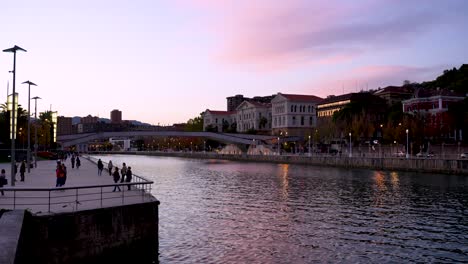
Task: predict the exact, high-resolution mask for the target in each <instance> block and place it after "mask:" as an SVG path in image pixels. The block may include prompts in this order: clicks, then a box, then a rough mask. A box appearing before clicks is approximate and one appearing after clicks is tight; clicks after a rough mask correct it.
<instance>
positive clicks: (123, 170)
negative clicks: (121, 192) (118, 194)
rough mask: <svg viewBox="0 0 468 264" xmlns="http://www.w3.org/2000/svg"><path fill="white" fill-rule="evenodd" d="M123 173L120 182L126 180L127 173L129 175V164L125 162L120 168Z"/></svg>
mask: <svg viewBox="0 0 468 264" xmlns="http://www.w3.org/2000/svg"><path fill="white" fill-rule="evenodd" d="M120 172H121V174H122V179H121V180H120V182H124V180H125V179H124V177H125V175H127V165H126V164H125V162H124V163H123V164H122V169H121V170H120Z"/></svg>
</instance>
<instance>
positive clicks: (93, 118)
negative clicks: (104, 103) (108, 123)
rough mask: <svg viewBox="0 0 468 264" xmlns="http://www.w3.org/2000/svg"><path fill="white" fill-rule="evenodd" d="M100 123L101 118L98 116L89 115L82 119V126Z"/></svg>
mask: <svg viewBox="0 0 468 264" xmlns="http://www.w3.org/2000/svg"><path fill="white" fill-rule="evenodd" d="M98 121H99V118H98V117H97V116H91V115H87V116H85V117H82V118H81V122H80V123H81V124H95V123H97V122H98Z"/></svg>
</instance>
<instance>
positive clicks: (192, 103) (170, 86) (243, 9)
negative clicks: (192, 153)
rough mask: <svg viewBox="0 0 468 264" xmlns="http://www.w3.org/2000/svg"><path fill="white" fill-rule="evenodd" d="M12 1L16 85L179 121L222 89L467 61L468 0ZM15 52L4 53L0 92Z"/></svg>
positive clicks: (59, 103) (323, 84)
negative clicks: (20, 50) (20, 49)
mask: <svg viewBox="0 0 468 264" xmlns="http://www.w3.org/2000/svg"><path fill="white" fill-rule="evenodd" d="M346 3H347V2H345V1H336V0H328V1H306V0H304V1H301V0H292V1H275V0H250V1H247V0H237V1H215V0H185V1H184V0H177V1H167V2H162V1H144V0H136V1H131V3H130V2H128V1H123V0H122V1H110V0H107V1H98V2H96V1H91V0H84V1H77V2H68V1H58V0H57V1H49V0H44V1H40V2H37V1H32V0H30V1H27V0H18V1H9V2H6V3H3V4H2V11H0V25H2V26H1V27H0V44H1V46H0V48H2V49H6V48H10V47H11V46H13V45H18V46H21V47H23V48H25V49H26V50H28V52H27V53H19V54H18V55H17V87H16V89H17V91H18V92H19V93H20V104H22V105H23V106H24V107H27V87H26V86H25V85H21V82H23V81H26V80H31V81H33V82H35V83H37V84H38V85H39V86H38V87H34V88H32V93H31V97H33V96H36V95H37V96H40V97H42V98H43V100H41V101H38V108H39V111H44V110H46V109H49V108H50V105H52V109H53V110H57V111H58V112H59V115H65V116H86V115H88V114H91V115H98V116H100V117H106V118H109V116H110V111H111V110H113V109H120V110H121V111H122V112H123V118H124V119H136V120H140V121H143V122H147V123H151V124H161V125H163V124H172V123H179V122H186V121H187V120H188V119H189V118H192V117H195V116H197V115H198V114H199V113H201V112H202V111H204V110H205V109H207V108H209V109H216V110H224V109H226V97H228V96H232V95H235V94H244V95H245V96H248V97H252V96H257V95H259V96H262V95H271V94H276V93H277V92H283V93H299V94H312V95H316V96H320V97H325V96H327V95H330V94H341V93H343V92H345V93H347V92H354V91H359V90H363V89H364V90H365V89H376V88H378V87H384V86H387V85H400V84H401V83H402V82H403V81H404V80H407V79H408V80H411V81H418V82H419V81H425V80H432V79H434V78H435V77H436V76H438V75H439V74H440V73H442V71H443V70H444V69H447V68H453V67H459V66H460V65H461V64H463V63H466V62H467V61H468V60H467V59H468V54H467V51H466V47H467V46H468V37H467V36H468V34H467V33H468V32H467V31H468V30H467V29H466V26H465V25H467V24H468V18H467V16H466V14H467V13H468V12H467V11H468V3H467V2H466V1H461V0H459V1H458V0H447V1H436V0H427V1H423V0H415V1H402V0H396V1H375V0H359V1H353V2H352V3H351V2H350V3H348V4H346ZM12 63H13V59H12V55H11V54H9V53H3V52H2V53H1V54H0V85H3V87H4V92H3V93H0V99H1V100H4V101H5V100H6V99H5V98H6V94H7V92H6V87H7V82H10V92H11V86H12V84H11V82H12V81H11V79H12V76H11V74H9V73H8V71H9V70H11V68H12Z"/></svg>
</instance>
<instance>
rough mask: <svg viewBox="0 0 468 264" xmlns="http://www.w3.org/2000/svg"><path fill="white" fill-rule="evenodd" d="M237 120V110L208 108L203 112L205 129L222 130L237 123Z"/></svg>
mask: <svg viewBox="0 0 468 264" xmlns="http://www.w3.org/2000/svg"><path fill="white" fill-rule="evenodd" d="M235 120H236V115H235V112H232V111H217V110H210V109H206V111H205V112H204V113H203V131H210V130H213V132H222V131H223V130H225V129H227V128H229V127H230V126H231V125H232V124H233V123H235V122H236V121H235ZM223 128H224V129H223Z"/></svg>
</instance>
